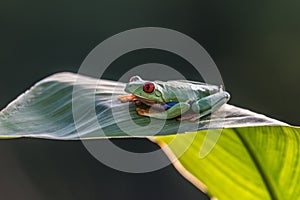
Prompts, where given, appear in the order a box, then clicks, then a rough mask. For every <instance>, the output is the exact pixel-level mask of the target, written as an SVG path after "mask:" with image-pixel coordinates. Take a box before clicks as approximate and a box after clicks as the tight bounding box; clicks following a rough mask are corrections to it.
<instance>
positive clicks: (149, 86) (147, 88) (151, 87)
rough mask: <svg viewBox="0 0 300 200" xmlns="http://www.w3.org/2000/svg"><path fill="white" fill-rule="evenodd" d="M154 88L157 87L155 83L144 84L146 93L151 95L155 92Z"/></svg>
mask: <svg viewBox="0 0 300 200" xmlns="http://www.w3.org/2000/svg"><path fill="white" fill-rule="evenodd" d="M154 88H155V87H154V84H153V83H150V82H147V83H145V84H144V87H143V90H144V92H147V93H151V92H153V90H154Z"/></svg>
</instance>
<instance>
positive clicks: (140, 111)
mask: <svg viewBox="0 0 300 200" xmlns="http://www.w3.org/2000/svg"><path fill="white" fill-rule="evenodd" d="M135 110H136V112H137V113H138V114H139V115H142V116H151V115H152V114H155V113H156V114H157V113H160V112H159V111H157V110H154V109H151V110H150V109H142V108H136V109H135Z"/></svg>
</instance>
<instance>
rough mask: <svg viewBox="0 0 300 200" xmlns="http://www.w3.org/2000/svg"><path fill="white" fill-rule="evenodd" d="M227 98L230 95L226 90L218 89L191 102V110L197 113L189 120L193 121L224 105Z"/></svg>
mask: <svg viewBox="0 0 300 200" xmlns="http://www.w3.org/2000/svg"><path fill="white" fill-rule="evenodd" d="M229 99H230V95H229V93H228V92H225V91H220V92H218V93H215V94H212V95H209V96H207V97H204V98H201V99H199V100H197V101H195V102H194V103H193V104H192V110H193V111H194V112H195V113H197V114H196V115H195V116H194V117H193V118H191V121H195V120H196V119H199V118H200V117H203V116H205V115H208V114H211V113H212V112H214V111H215V110H217V109H218V108H220V107H221V106H222V105H224V104H225V103H226V102H227V101H228V100H229ZM198 113H199V114H198Z"/></svg>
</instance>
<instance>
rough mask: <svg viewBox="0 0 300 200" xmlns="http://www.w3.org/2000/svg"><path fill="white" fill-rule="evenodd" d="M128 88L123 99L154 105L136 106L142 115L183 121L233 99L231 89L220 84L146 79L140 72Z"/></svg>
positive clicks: (208, 111)
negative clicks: (144, 107)
mask: <svg viewBox="0 0 300 200" xmlns="http://www.w3.org/2000/svg"><path fill="white" fill-rule="evenodd" d="M125 91H126V92H128V93H130V94H129V95H123V96H119V97H118V98H119V100H120V101H121V102H129V101H135V102H136V104H137V105H141V104H146V105H148V106H150V107H151V109H142V108H136V111H137V113H138V114H139V115H142V116H148V117H153V118H157V119H172V118H177V120H180V121H181V120H186V119H189V120H190V121H196V120H197V119H199V118H200V117H202V116H205V115H208V114H211V113H212V112H214V111H215V110H217V109H218V108H220V107H221V106H222V105H223V104H225V103H226V102H227V101H228V100H229V99H230V95H229V93H228V92H226V91H223V88H222V87H221V86H220V87H219V86H215V85H209V84H206V83H201V82H195V81H188V80H172V81H166V82H164V81H146V80H143V79H141V78H140V77H139V76H133V77H131V78H130V80H129V83H127V84H126V86H125ZM187 113H188V114H187Z"/></svg>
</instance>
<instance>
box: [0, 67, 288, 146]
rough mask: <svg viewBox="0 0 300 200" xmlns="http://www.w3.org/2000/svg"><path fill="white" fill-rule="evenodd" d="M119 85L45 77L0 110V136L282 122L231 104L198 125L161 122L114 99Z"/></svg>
mask: <svg viewBox="0 0 300 200" xmlns="http://www.w3.org/2000/svg"><path fill="white" fill-rule="evenodd" d="M124 86H125V84H124V83H118V82H113V81H107V80H98V79H94V78H90V77H86V76H81V75H76V74H73V73H59V74H55V75H53V76H50V77H48V78H45V79H44V80H42V81H40V82H38V83H37V84H35V85H34V86H33V87H32V88H31V89H30V90H28V91H27V92H25V93H24V94H22V95H21V96H20V97H18V98H17V99H16V100H15V101H13V102H12V103H10V104H9V105H8V106H7V107H6V108H5V109H4V110H2V111H1V112H0V138H15V137H39V138H48V139H63V140H70V139H72V140H74V139H80V138H81V139H85V138H86V139H91V138H107V137H132V136H136V137H147V136H152V135H153V134H155V133H156V132H149V131H145V127H147V130H158V131H157V133H156V135H168V134H174V133H177V132H178V131H179V133H185V132H191V131H197V130H204V129H213V128H223V127H241V126H262V125H286V124H285V123H282V122H279V121H277V120H274V119H270V118H268V117H266V116H264V115H260V114H257V113H253V112H251V111H248V110H245V109H241V108H237V107H235V106H232V105H224V106H222V108H221V109H219V110H218V111H216V112H215V114H214V116H213V117H212V116H208V117H206V118H202V119H201V121H200V122H199V123H198V124H195V123H194V122H189V121H184V122H182V123H180V122H178V121H176V120H175V119H173V120H166V121H165V124H162V120H158V119H153V118H148V117H141V116H139V115H138V114H137V113H136V111H135V108H136V105H134V104H133V103H120V102H119V101H118V99H117V97H118V95H122V94H124ZM128 110H129V112H128ZM131 120H132V121H133V122H132V121H131ZM150 122H151V123H150ZM120 127H125V128H126V127H130V128H129V134H130V135H128V129H127V131H126V130H125V131H124V128H123V129H122V128H120ZM179 127H180V129H179ZM100 129H101V130H102V131H101V130H100ZM78 130H79V131H78Z"/></svg>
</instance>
